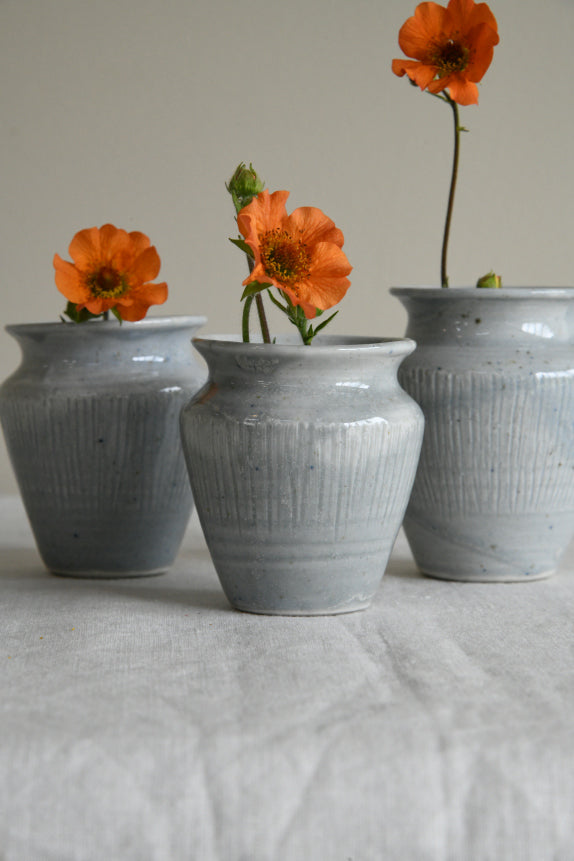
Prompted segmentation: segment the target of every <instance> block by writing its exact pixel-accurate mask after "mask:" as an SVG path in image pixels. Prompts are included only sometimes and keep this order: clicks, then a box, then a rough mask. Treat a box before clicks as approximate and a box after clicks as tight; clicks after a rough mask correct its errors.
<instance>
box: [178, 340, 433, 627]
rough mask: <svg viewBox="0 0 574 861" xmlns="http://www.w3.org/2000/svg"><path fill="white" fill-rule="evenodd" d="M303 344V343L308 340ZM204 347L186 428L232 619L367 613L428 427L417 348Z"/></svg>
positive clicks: (335, 343) (199, 344)
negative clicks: (407, 378) (406, 368)
mask: <svg viewBox="0 0 574 861" xmlns="http://www.w3.org/2000/svg"><path fill="white" fill-rule="evenodd" d="M297 337H298V336H297ZM297 337H296V338H294V339H290V338H289V337H286V338H283V339H278V343H275V344H257V343H250V344H244V343H241V342H240V341H239V339H232V338H231V337H228V336H222V338H213V339H212V338H194V341H193V343H194V345H195V346H196V348H197V349H198V350H199V352H200V353H201V355H202V356H203V357H204V359H205V360H206V361H207V364H208V368H209V380H208V382H207V384H206V386H205V387H204V388H203V390H202V391H201V392H200V393H199V394H198V395H197V396H196V397H195V398H193V399H192V400H191V402H190V404H189V405H188V406H186V407H185V408H184V409H183V411H182V415H181V428H182V438H183V444H184V452H185V455H186V460H187V465H188V469H189V474H190V480H191V486H192V490H193V494H194V498H195V502H196V505H197V511H198V514H199V518H200V521H201V525H202V527H203V531H204V534H205V538H206V541H207V545H208V547H209V550H210V553H211V556H212V559H213V562H214V565H215V568H216V571H217V574H218V575H219V579H220V581H221V584H222V586H223V589H224V591H225V594H226V595H227V598H228V599H229V601H230V603H231V604H232V606H233V607H235V608H237V609H239V610H246V611H250V612H254V613H272V614H287V615H313V614H325V613H345V612H350V611H353V610H360V609H363V608H364V607H367V606H368V604H369V603H370V601H371V599H372V597H373V594H374V592H375V590H376V589H377V587H378V585H379V583H380V580H381V577H382V575H383V573H384V570H385V567H386V564H387V561H388V558H389V555H390V552H391V549H392V546H393V543H394V540H395V537H396V534H397V532H398V529H399V527H400V524H401V521H402V518H403V514H404V510H405V507H406V504H407V500H408V496H409V493H410V490H411V486H412V482H413V479H414V474H415V469H416V464H417V460H418V457H419V452H420V445H421V440H422V429H423V419H422V415H421V412H420V410H419V408H418V407H417V405H416V404H415V403H414V402H413V401H412V400H411V398H409V397H408V396H407V395H406V393H405V392H404V391H403V390H402V389H401V388H400V387H399V384H398V382H397V368H398V366H399V365H400V363H401V362H402V360H403V359H404V358H405V357H406V356H407V355H408V354H409V353H410V352H411V351H412V350H413V349H414V346H415V345H414V343H413V342H412V341H409V340H407V339H403V340H385V339H382V338H377V339H369V338H330V337H326V336H325V337H318V338H317V339H316V340H315V341H314V342H313V345H312V346H310V347H304V346H303V345H302V344H301V343H300V341H299V342H298V341H297Z"/></svg>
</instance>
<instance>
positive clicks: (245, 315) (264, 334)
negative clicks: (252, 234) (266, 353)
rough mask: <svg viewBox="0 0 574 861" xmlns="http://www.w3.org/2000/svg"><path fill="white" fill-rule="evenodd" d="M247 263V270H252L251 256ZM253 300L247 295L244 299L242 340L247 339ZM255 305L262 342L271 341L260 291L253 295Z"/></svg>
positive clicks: (252, 261) (267, 342)
mask: <svg viewBox="0 0 574 861" xmlns="http://www.w3.org/2000/svg"><path fill="white" fill-rule="evenodd" d="M247 265H248V267H249V272H250V273H251V272H253V268H254V266H255V261H254V260H253V258H252V257H248V258H247ZM252 301H253V296H249V297H248V299H246V300H245V306H246V307H245V308H244V310H243V340H244V341H249V311H250V309H251V302H252ZM248 302H249V304H248ZM255 305H256V307H257V316H258V317H259V325H260V326H261V335H262V337H263V343H264V344H270V343H271V337H270V335H269V326H268V325H267V317H266V316H265V308H264V307H263V297H262V296H261V293H257V295H256V296H255ZM245 333H247V337H245Z"/></svg>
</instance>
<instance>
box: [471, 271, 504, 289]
mask: <svg viewBox="0 0 574 861" xmlns="http://www.w3.org/2000/svg"><path fill="white" fill-rule="evenodd" d="M476 286H477V287H497V288H498V287H502V278H501V277H500V275H495V274H494V272H493V271H492V269H491V270H490V272H488V273H487V274H486V275H483V276H482V278H479V279H478V281H477V282H476Z"/></svg>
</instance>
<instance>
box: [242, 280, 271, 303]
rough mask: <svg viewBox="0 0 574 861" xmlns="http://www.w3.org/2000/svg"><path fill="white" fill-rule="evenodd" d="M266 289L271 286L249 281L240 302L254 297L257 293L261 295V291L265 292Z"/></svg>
mask: <svg viewBox="0 0 574 861" xmlns="http://www.w3.org/2000/svg"><path fill="white" fill-rule="evenodd" d="M268 287H271V284H261V283H260V282H259V281H250V283H249V284H248V285H247V287H246V288H245V290H244V291H243V293H242V294H241V301H242V302H243V300H244V299H247V297H248V296H256V295H257V293H261V291H262V290H267V288H268Z"/></svg>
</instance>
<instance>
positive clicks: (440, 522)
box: [392, 286, 574, 582]
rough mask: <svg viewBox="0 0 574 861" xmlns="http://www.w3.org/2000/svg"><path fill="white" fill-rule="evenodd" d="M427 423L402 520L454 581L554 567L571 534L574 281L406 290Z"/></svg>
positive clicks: (413, 365)
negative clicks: (561, 285) (563, 284)
mask: <svg viewBox="0 0 574 861" xmlns="http://www.w3.org/2000/svg"><path fill="white" fill-rule="evenodd" d="M392 293H393V294H394V295H395V296H397V298H398V299H400V301H401V302H402V303H403V305H404V306H405V308H406V309H407V311H408V314H409V323H408V328H407V335H408V336H409V337H411V338H414V339H416V341H417V349H416V351H415V352H414V353H413V354H412V356H410V357H409V358H408V359H407V360H406V361H405V363H404V364H403V366H402V367H401V370H400V374H399V378H400V381H401V384H402V385H403V387H404V388H405V389H406V390H407V391H408V392H409V393H410V394H411V396H412V397H413V398H414V399H415V400H416V401H417V402H418V403H419V404H420V405H421V407H422V409H423V412H424V414H425V419H426V429H425V436H424V442H423V448H422V454H421V459H420V464H419V468H418V472H417V477H416V480H415V484H414V488H413V493H412V496H411V500H410V503H409V506H408V509H407V513H406V517H405V524H404V526H405V531H406V534H407V537H408V539H409V543H410V546H411V549H412V551H413V554H414V557H415V559H416V562H417V564H418V566H419V568H420V569H421V571H423V572H424V573H426V574H430V575H432V576H434V577H440V578H446V579H450V580H471V581H473V580H475V581H518V582H527V581H529V580H534V579H538V578H542V577H547V576H549V575H550V574H552V573H553V572H554V571H555V569H556V566H557V564H558V562H559V560H560V557H561V556H562V554H563V553H564V551H565V550H566V547H567V546H568V544H569V542H570V540H571V539H572V536H573V535H574V288H571V287H569V288H563V289H554V288H548V287H532V288H518V287H516V288H513V287H506V286H505V287H503V288H502V289H498V290H497V289H477V288H474V287H469V288H456V287H455V288H448V289H440V288H430V287H429V288H427V287H419V288H414V287H401V288H395V289H393V290H392Z"/></svg>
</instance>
